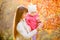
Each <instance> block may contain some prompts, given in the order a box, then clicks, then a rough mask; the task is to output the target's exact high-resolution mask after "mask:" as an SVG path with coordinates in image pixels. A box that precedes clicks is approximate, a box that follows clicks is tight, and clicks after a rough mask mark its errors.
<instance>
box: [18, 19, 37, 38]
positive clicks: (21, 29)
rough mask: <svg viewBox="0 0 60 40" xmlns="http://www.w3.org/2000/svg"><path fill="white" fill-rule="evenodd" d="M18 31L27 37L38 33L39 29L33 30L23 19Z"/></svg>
mask: <svg viewBox="0 0 60 40" xmlns="http://www.w3.org/2000/svg"><path fill="white" fill-rule="evenodd" d="M17 31H18V32H19V33H20V34H21V35H22V36H23V37H25V38H26V39H28V38H31V37H32V36H34V35H35V34H36V33H37V30H36V29H35V30H33V31H31V29H30V27H29V26H28V25H27V23H26V21H25V20H22V21H20V22H19V23H18V25H17Z"/></svg>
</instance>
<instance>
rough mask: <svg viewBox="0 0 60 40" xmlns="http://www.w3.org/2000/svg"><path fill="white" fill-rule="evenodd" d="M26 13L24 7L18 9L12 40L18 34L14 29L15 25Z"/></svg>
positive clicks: (15, 25)
mask: <svg viewBox="0 0 60 40" xmlns="http://www.w3.org/2000/svg"><path fill="white" fill-rule="evenodd" d="M24 12H25V13H27V12H28V9H27V8H25V7H22V6H21V7H19V8H18V9H17V11H16V15H15V19H14V40H16V36H17V34H18V32H17V30H16V28H17V24H18V23H19V21H20V20H21V19H22V16H23V14H24Z"/></svg>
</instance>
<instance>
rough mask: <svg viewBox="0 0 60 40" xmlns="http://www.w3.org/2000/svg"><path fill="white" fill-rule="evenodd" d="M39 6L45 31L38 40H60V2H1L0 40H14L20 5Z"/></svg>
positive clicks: (42, 30) (38, 0)
mask: <svg viewBox="0 0 60 40" xmlns="http://www.w3.org/2000/svg"><path fill="white" fill-rule="evenodd" d="M29 3H33V4H36V5H37V10H38V13H39V15H40V20H41V21H42V22H43V23H44V26H43V29H40V32H39V33H38V35H37V40H60V0H0V40H13V21H14V20H13V19H14V15H15V12H16V9H17V7H18V6H19V5H24V6H25V7H27V6H28V5H29Z"/></svg>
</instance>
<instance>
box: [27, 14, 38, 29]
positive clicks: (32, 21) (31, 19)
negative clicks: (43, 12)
mask: <svg viewBox="0 0 60 40" xmlns="http://www.w3.org/2000/svg"><path fill="white" fill-rule="evenodd" d="M37 18H38V14H36V15H34V16H31V15H30V14H28V15H27V16H26V22H27V24H28V25H29V26H30V28H31V30H34V29H36V28H37V27H38V19H37Z"/></svg>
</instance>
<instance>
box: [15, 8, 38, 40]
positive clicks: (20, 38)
mask: <svg viewBox="0 0 60 40" xmlns="http://www.w3.org/2000/svg"><path fill="white" fill-rule="evenodd" d="M27 12H28V10H27V8H25V7H19V8H18V9H17V12H16V16H15V25H14V40H31V37H32V36H34V35H36V33H37V29H38V28H36V29H34V30H33V31H31V28H30V27H29V26H28V25H27V23H26V21H25V16H26V13H27Z"/></svg>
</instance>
